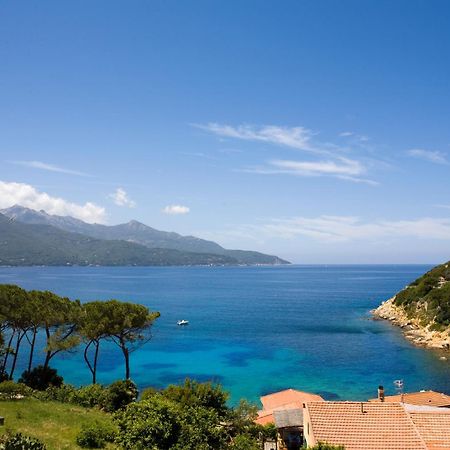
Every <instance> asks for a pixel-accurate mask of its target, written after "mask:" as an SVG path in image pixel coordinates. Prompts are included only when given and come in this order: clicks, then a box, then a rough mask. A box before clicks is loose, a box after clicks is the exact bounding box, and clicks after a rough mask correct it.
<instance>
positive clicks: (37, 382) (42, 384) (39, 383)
mask: <svg viewBox="0 0 450 450" xmlns="http://www.w3.org/2000/svg"><path fill="white" fill-rule="evenodd" d="M19 383H23V384H25V385H27V386H29V387H30V388H31V389H35V390H37V391H45V389H47V388H48V387H50V386H54V387H60V386H61V385H62V384H63V378H62V377H61V376H59V375H58V371H57V370H56V369H52V368H51V367H45V366H37V367H35V368H34V369H33V370H31V371H30V372H29V371H28V370H26V371H25V372H23V373H22V377H21V378H20V379H19Z"/></svg>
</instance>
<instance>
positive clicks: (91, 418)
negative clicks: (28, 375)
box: [0, 398, 116, 450]
mask: <svg viewBox="0 0 450 450" xmlns="http://www.w3.org/2000/svg"><path fill="white" fill-rule="evenodd" d="M0 416H3V417H4V418H5V426H3V427H0V435H3V434H5V433H6V432H13V433H17V432H20V433H23V434H25V435H28V436H33V437H36V438H38V439H40V440H41V441H42V442H44V443H45V444H46V446H47V448H48V450H66V449H80V447H78V445H77V444H76V443H75V439H76V436H77V434H78V432H79V431H80V429H81V426H82V425H88V424H90V423H93V422H95V421H97V422H100V423H105V424H108V423H111V416H110V415H108V414H106V413H104V412H102V411H99V410H96V409H87V408H83V407H81V406H75V405H70V404H65V403H58V402H43V401H40V400H37V399H33V398H26V399H23V400H13V401H0ZM107 448H109V449H112V448H116V447H115V446H113V445H110V446H108V447H107Z"/></svg>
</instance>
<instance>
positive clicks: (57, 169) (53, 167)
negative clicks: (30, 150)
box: [10, 161, 90, 177]
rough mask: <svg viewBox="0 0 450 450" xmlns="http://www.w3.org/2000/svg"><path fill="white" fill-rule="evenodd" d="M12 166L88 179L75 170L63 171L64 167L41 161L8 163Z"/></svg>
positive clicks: (84, 174) (82, 173)
mask: <svg viewBox="0 0 450 450" xmlns="http://www.w3.org/2000/svg"><path fill="white" fill-rule="evenodd" d="M10 162H11V163H12V164H16V165H18V166H25V167H31V168H33V169H41V170H47V171H49V172H59V173H65V174H68V175H78V176H81V177H89V176H90V175H88V174H87V173H84V172H78V171H77V170H70V169H65V168H64V167H60V166H56V165H54V164H47V163H44V162H42V161H10Z"/></svg>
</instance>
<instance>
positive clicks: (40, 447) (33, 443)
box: [3, 433, 46, 450]
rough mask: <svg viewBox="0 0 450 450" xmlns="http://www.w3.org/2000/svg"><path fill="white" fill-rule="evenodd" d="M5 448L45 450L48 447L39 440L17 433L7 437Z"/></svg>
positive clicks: (10, 449)
mask: <svg viewBox="0 0 450 450" xmlns="http://www.w3.org/2000/svg"><path fill="white" fill-rule="evenodd" d="M3 448H4V450H45V449H46V446H45V445H44V444H43V443H42V442H41V441H40V440H39V439H35V438H32V437H30V436H24V435H23V434H22V433H17V434H13V435H11V436H7V437H6V439H5V442H4V443H3Z"/></svg>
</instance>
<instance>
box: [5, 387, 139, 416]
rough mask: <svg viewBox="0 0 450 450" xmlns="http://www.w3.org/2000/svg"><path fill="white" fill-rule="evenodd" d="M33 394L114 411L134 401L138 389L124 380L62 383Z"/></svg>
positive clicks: (38, 396) (50, 399)
mask: <svg viewBox="0 0 450 450" xmlns="http://www.w3.org/2000/svg"><path fill="white" fill-rule="evenodd" d="M0 386H1V384H0ZM33 395H34V397H35V398H38V399H39V400H42V401H59V402H63V403H72V404H74V405H78V406H82V407H85V408H93V407H98V408H100V409H103V410H104V411H107V412H114V411H117V410H118V409H120V408H123V407H124V406H126V405H128V404H129V403H131V402H134V401H136V399H137V395H138V390H137V387H136V385H135V384H134V383H133V382H132V381H130V380H124V381H116V382H114V383H112V384H111V385H109V386H102V385H101V384H90V385H87V386H82V387H80V388H78V389H77V388H75V387H73V386H71V385H70V384H63V385H62V386H61V387H59V388H56V387H54V386H50V387H49V388H48V389H46V390H45V391H35V392H34V394H33Z"/></svg>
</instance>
